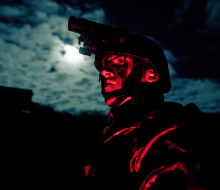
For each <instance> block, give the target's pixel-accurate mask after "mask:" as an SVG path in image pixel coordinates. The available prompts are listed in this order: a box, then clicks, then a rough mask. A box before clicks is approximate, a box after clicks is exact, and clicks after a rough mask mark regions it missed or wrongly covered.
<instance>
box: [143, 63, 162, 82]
mask: <svg viewBox="0 0 220 190" xmlns="http://www.w3.org/2000/svg"><path fill="white" fill-rule="evenodd" d="M158 80H159V76H158V75H157V73H156V71H155V70H154V69H153V68H145V67H142V77H141V82H150V83H152V82H156V81H158Z"/></svg>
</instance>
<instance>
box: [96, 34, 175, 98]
mask: <svg viewBox="0 0 220 190" xmlns="http://www.w3.org/2000/svg"><path fill="white" fill-rule="evenodd" d="M106 54H116V55H124V56H129V57H133V58H134V66H133V69H132V72H131V74H130V75H129V76H128V78H127V79H125V81H124V82H125V84H124V85H123V88H122V90H119V91H117V92H110V93H107V94H104V93H103V96H104V97H105V96H113V95H115V94H117V93H118V94H120V93H121V94H123V93H129V92H131V91H134V89H137V86H140V85H141V86H142V89H143V88H149V87H152V86H153V88H154V89H156V90H157V91H159V92H161V93H167V92H169V90H170V87H171V83H170V74H169V70H168V65H167V60H166V57H165V55H164V53H163V51H162V49H161V48H160V47H159V46H158V45H157V44H156V43H155V42H153V41H152V40H151V39H149V38H147V37H144V36H140V35H136V34H127V36H126V37H125V38H124V39H123V40H120V43H119V44H118V45H117V46H114V48H113V49H112V50H110V51H106V52H105V55H106ZM102 58H103V55H99V54H96V60H95V66H96V68H97V70H99V71H101V70H102V64H100V60H101V59H102ZM143 65H145V66H146V65H148V66H149V67H153V68H154V70H155V72H156V73H157V75H158V76H159V80H158V81H157V82H154V84H147V83H145V84H144V83H142V84H141V74H142V73H141V72H142V71H141V66H143Z"/></svg>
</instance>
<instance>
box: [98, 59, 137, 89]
mask: <svg viewBox="0 0 220 190" xmlns="http://www.w3.org/2000/svg"><path fill="white" fill-rule="evenodd" d="M132 61H133V59H132V58H129V57H126V60H125V57H124V56H123V55H111V56H106V57H104V58H103V59H102V60H101V63H100V64H102V70H101V71H100V75H101V76H100V79H101V84H102V91H103V92H104V93H108V92H112V91H115V90H119V89H121V88H122V86H123V81H124V77H127V76H128V75H129V74H130V73H131V70H132V66H133V62H132ZM126 63H127V64H126ZM125 75H126V76H125Z"/></svg>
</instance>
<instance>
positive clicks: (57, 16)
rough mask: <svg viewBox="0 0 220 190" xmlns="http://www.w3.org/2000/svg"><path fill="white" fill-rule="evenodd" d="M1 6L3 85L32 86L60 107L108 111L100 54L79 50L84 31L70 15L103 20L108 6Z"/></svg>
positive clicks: (36, 97) (36, 96)
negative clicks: (71, 26) (72, 28)
mask: <svg viewBox="0 0 220 190" xmlns="http://www.w3.org/2000/svg"><path fill="white" fill-rule="evenodd" d="M0 10H1V12H0V14H1V17H3V18H4V22H1V23H0V31H1V32H0V35H1V39H0V46H1V52H0V54H1V56H0V75H1V78H0V85H2V86H9V87H16V88H24V89H31V90H33V92H34V96H33V101H34V102H37V103H41V104H44V105H49V106H52V107H54V108H55V109H56V110H58V111H66V112H70V113H73V114H77V113H80V112H81V111H101V112H105V113H106V110H107V109H106V108H107V106H105V104H104V100H103V98H102V96H101V93H100V87H99V84H98V82H97V81H98V74H97V71H96V70H95V68H94V66H93V60H94V57H87V56H82V55H79V54H78V49H77V48H78V46H77V45H76V44H77V43H78V39H77V38H78V35H77V34H75V33H72V32H69V31H68V28H67V24H68V18H69V16H70V15H74V16H77V17H84V18H87V19H92V20H94V21H96V19H97V21H102V19H104V11H102V10H101V9H98V10H96V9H95V10H93V11H92V12H87V13H83V12H82V11H81V10H79V9H78V8H74V7H69V6H67V5H59V4H57V3H56V2H55V1H52V0H51V1H43V0H42V1H38V3H35V2H34V1H24V3H23V4H20V5H13V6H9V5H7V6H6V5H4V6H0ZM30 11H31V12H30ZM18 23H19V24H18ZM70 51H72V54H71V52H70ZM71 59H72V61H71ZM97 92H99V93H97Z"/></svg>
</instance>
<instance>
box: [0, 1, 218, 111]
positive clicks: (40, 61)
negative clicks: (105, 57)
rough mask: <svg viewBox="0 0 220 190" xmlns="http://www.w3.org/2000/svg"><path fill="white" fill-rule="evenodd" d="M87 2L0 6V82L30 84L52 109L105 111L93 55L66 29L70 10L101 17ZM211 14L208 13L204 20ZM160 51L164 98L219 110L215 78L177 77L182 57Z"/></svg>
mask: <svg viewBox="0 0 220 190" xmlns="http://www.w3.org/2000/svg"><path fill="white" fill-rule="evenodd" d="M86 6H87V8H88V9H87V11H86V12H85V11H82V10H80V9H79V8H78V6H71V7H70V6H69V5H66V4H61V3H60V4H58V3H57V2H56V1H53V0H47V1H45V0H39V1H28V0H24V1H23V3H19V4H18V3H17V4H16V3H14V4H13V5H10V4H8V5H2V6H0V36H1V37H0V49H1V51H0V85H1V86H8V87H16V88H23V89H30V90H33V93H34V96H33V101H34V102H37V103H40V104H43V105H48V106H51V107H53V108H54V109H55V110H57V111H66V112H68V113H71V114H78V113H80V112H87V111H89V112H92V111H98V112H101V113H104V114H106V113H107V112H108V110H109V108H108V107H107V106H106V105H105V103H104V99H103V97H102V95H101V93H100V89H101V88H100V83H98V72H97V71H96V70H95V67H94V66H93V62H94V56H91V57H89V56H83V55H79V54H78V52H77V51H78V48H79V46H78V45H77V43H78V39H77V38H78V37H79V35H78V34H75V33H73V32H69V31H68V29H67V24H68V18H69V16H70V15H73V16H76V17H83V18H86V19H89V20H93V21H97V22H101V23H104V21H105V11H104V10H103V9H102V8H101V7H98V6H97V5H96V6H94V7H93V5H89V4H86ZM214 18H215V17H211V16H210V19H209V21H207V22H210V21H211V20H213V19H214ZM215 19H216V18H215ZM165 54H166V57H167V59H168V64H169V68H170V73H171V79H172V89H171V92H170V93H168V94H167V95H166V99H167V100H171V101H177V102H179V103H183V104H187V103H190V102H194V103H196V104H197V105H198V106H199V108H200V109H201V110H202V111H206V112H220V110H219V102H220V101H219V97H220V93H219V92H220V91H219V89H220V88H219V84H218V83H215V82H213V81H211V80H209V79H206V80H205V79H204V80H198V79H187V78H179V77H178V73H177V72H176V71H175V69H174V66H175V64H178V61H179V60H180V59H181V58H180V57H177V56H176V55H174V54H173V53H172V52H171V51H170V50H167V49H166V50H165Z"/></svg>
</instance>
